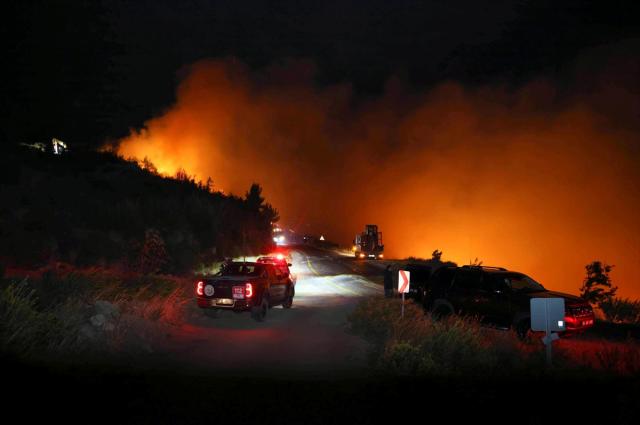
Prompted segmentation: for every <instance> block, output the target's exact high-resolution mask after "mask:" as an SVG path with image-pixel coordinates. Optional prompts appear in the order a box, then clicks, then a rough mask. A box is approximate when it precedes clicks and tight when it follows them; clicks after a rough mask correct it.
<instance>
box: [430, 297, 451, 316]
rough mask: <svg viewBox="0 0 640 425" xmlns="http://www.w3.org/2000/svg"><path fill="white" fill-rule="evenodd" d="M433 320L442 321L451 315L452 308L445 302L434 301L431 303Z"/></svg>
mask: <svg viewBox="0 0 640 425" xmlns="http://www.w3.org/2000/svg"><path fill="white" fill-rule="evenodd" d="M431 314H432V315H433V317H434V318H435V319H444V318H446V317H448V316H450V315H452V314H453V307H452V306H451V304H449V302H447V301H436V302H434V303H433V313H431Z"/></svg>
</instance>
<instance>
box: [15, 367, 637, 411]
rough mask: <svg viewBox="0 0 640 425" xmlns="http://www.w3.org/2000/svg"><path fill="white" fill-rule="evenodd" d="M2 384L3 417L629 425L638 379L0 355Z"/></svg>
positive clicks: (634, 404) (635, 404) (634, 407)
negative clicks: (424, 375) (267, 371)
mask: <svg viewBox="0 0 640 425" xmlns="http://www.w3.org/2000/svg"><path fill="white" fill-rule="evenodd" d="M134 361H135V363H138V362H141V361H143V359H135V360H134ZM142 364H144V363H142ZM2 386H3V390H4V391H3V393H4V395H3V396H2V399H3V400H2V411H3V415H4V417H5V419H9V418H10V417H12V416H13V415H14V414H16V415H17V416H14V417H16V418H20V422H31V421H32V420H33V419H36V418H40V419H45V420H46V421H47V422H54V423H58V422H60V423H72V422H73V423H76V422H80V423H149V424H164V423H258V424H263V423H278V424H297V423H310V424H316V423H317V424H325V423H337V422H341V423H351V424H359V423H374V422H376V421H377V420H380V419H383V418H385V417H387V416H388V415H391V416H392V417H393V420H390V421H389V423H404V422H411V423H436V422H440V421H442V422H443V423H452V424H453V423H463V421H464V422H466V421H468V420H471V422H472V423H482V422H484V421H485V420H489V421H490V422H488V423H512V424H544V423H563V424H637V423H638V419H639V418H640V416H639V412H640V409H639V403H640V383H639V382H638V381H634V380H630V379H610V378H609V379H599V378H597V377H593V376H589V377H587V376H570V377H567V376H562V377H557V376H556V377H554V376H553V375H548V376H539V377H535V378H534V377H532V378H509V379H504V378H502V379H483V380H468V379H462V378H461V379H446V380H442V379H412V378H385V377H375V376H370V377H362V376H360V377H357V378H345V377H343V378H338V379H308V378H307V379H291V378H288V379H285V378H282V379H280V378H278V377H275V376H274V377H271V378H266V377H262V378H255V379H252V378H251V376H249V375H247V376H235V377H231V376H223V375H218V374H216V373H213V372H204V371H202V370H201V369H188V368H182V369H177V368H174V369H171V368H170V367H166V365H165V366H161V365H157V364H156V365H153V364H149V363H146V365H145V366H141V364H137V365H125V364H122V365H118V366H116V365H114V364H111V365H110V366H104V365H103V366H100V365H96V364H94V365H91V366H89V365H78V364H76V365H68V366H62V365H60V364H59V363H58V364H56V366H53V367H52V366H49V365H46V364H43V363H39V364H38V365H33V364H26V363H18V362H16V361H12V360H9V359H4V360H3V362H2ZM9 415H11V416H9ZM415 415H417V417H415ZM412 417H413V418H412ZM443 419H444V420H443ZM481 420H482V422H481ZM3 422H4V421H3ZM11 422H13V421H9V422H4V423H11Z"/></svg>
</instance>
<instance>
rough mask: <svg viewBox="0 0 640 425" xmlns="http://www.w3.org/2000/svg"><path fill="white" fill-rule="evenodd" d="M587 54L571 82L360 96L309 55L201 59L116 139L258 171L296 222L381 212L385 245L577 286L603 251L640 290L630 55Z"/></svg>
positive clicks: (239, 175) (249, 175)
mask: <svg viewBox="0 0 640 425" xmlns="http://www.w3.org/2000/svg"><path fill="white" fill-rule="evenodd" d="M595 57H600V56H597V55H596V56H595ZM590 60H593V58H592V57H589V56H586V57H585V58H583V59H582V61H583V62H584V61H587V62H588V61H590ZM581 66H582V65H581V62H580V61H576V65H575V70H573V71H572V72H574V73H575V78H574V80H575V82H574V83H573V84H571V85H570V86H569V87H567V86H566V85H565V86H563V85H560V84H556V83H554V82H552V81H548V80H545V79H543V78H541V79H539V80H534V81H531V82H530V83H528V84H527V85H525V86H523V87H519V88H517V89H513V88H509V87H504V86H500V85H495V86H483V87H473V88H469V87H463V86H462V85H460V84H457V83H455V82H443V83H442V84H440V85H438V86H436V87H433V88H431V89H429V90H425V91H424V92H421V93H416V92H415V91H413V90H412V89H411V88H409V87H405V86H403V83H402V80H401V79H398V78H394V77H391V78H390V79H389V81H388V83H387V85H386V90H385V93H384V95H382V96H380V97H378V98H369V99H356V98H355V96H354V95H353V94H352V90H351V88H350V86H349V85H348V84H344V85H335V86H328V87H318V86H317V85H315V84H314V65H313V63H312V62H309V61H286V62H284V63H281V64H279V65H274V66H272V67H270V68H268V69H263V70H261V71H252V70H249V69H248V68H247V67H245V66H244V65H243V64H241V63H239V62H238V61H237V60H233V59H227V60H204V61H200V62H197V63H195V64H193V65H191V66H190V67H189V68H188V70H187V73H186V77H185V78H184V79H183V81H182V82H181V84H180V86H179V87H178V93H177V102H176V104H175V105H174V106H173V107H171V108H170V109H169V110H167V111H166V112H165V113H163V114H162V115H160V116H158V117H155V118H152V119H150V120H149V121H148V122H147V123H146V125H145V128H144V129H141V130H139V131H136V130H134V131H132V133H131V135H130V136H129V137H127V138H125V139H123V140H120V141H119V142H118V144H117V152H118V153H119V154H120V155H122V156H124V157H135V158H137V159H142V158H144V157H147V158H148V159H149V160H151V161H152V162H153V163H154V164H155V165H156V166H157V168H158V170H159V171H160V172H162V173H167V174H173V173H175V171H176V169H178V168H180V167H182V168H184V169H185V170H186V171H187V172H188V173H189V174H190V175H194V176H195V177H196V178H197V179H201V180H203V181H204V180H206V179H207V178H208V177H211V178H212V179H213V182H214V187H215V188H216V189H221V190H224V191H225V192H233V193H236V194H243V193H244V192H245V191H246V190H247V189H248V188H249V186H250V184H251V183H252V182H259V183H260V184H261V185H262V186H263V187H264V194H265V196H266V197H267V200H268V201H269V202H271V203H272V204H273V205H274V206H275V207H276V208H278V209H279V211H280V214H281V217H282V223H283V224H284V225H286V226H288V227H292V228H294V229H295V230H297V231H300V232H308V233H316V234H320V233H322V234H324V235H325V236H326V237H328V238H329V239H331V240H336V241H338V242H340V243H343V244H348V243H349V242H350V240H351V239H352V238H353V236H354V234H355V233H356V232H359V231H361V230H362V228H363V226H364V224H365V223H376V224H378V225H379V226H380V228H381V230H382V231H383V233H384V242H385V246H386V252H387V254H388V255H389V256H390V257H407V256H421V257H428V256H430V254H431V252H432V251H433V250H434V249H436V248H437V249H441V250H442V251H443V252H444V256H443V257H444V258H445V259H447V260H452V261H456V262H458V263H461V264H466V263H468V262H469V261H470V260H473V259H474V258H476V257H478V258H479V259H481V260H482V261H483V262H484V264H487V265H497V266H504V267H508V268H512V269H515V270H519V271H522V272H525V273H528V274H530V275H532V276H533V277H534V278H536V279H538V280H539V281H540V282H541V283H543V284H544V285H546V286H547V287H550V288H554V289H558V290H564V291H567V292H573V293H576V292H577V289H578V287H579V286H580V284H581V283H582V279H583V275H584V266H585V264H587V263H588V262H590V261H592V260H596V259H600V260H603V261H606V262H608V263H611V264H615V265H616V268H614V271H613V274H612V278H613V280H614V282H615V283H616V284H618V285H619V286H620V290H619V293H620V294H621V295H622V296H631V297H636V298H638V297H640V282H639V280H640V271H639V270H638V266H640V261H639V260H640V242H639V240H638V237H639V236H640V221H639V220H638V219H637V210H638V206H639V205H640V185H639V183H640V171H639V170H638V163H639V162H638V160H639V159H640V151H639V147H640V136H639V134H640V130H639V129H638V128H637V115H638V114H637V112H638V111H639V110H640V108H639V105H638V102H639V100H638V91H637V89H638V83H637V82H634V80H633V79H632V78H629V76H630V75H631V76H632V75H634V72H635V75H636V76H637V75H639V74H638V62H637V60H628V59H627V58H622V59H619V60H618V59H616V58H610V59H609V60H607V62H606V64H605V65H602V69H601V71H600V72H599V73H598V74H597V77H590V78H589V79H585V78H583V77H582V76H581V74H580V67H581ZM634 84H635V85H634ZM634 120H635V121H634Z"/></svg>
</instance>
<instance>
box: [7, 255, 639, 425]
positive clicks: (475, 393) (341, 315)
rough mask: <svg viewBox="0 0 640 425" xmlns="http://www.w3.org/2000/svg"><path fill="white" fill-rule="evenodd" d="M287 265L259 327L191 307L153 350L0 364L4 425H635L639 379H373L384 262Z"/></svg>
mask: <svg viewBox="0 0 640 425" xmlns="http://www.w3.org/2000/svg"><path fill="white" fill-rule="evenodd" d="M292 261H293V263H294V266H293V270H294V272H295V273H296V274H297V275H298V292H297V295H296V301H295V302H294V308H293V309H291V310H283V309H281V308H279V307H278V308H274V309H273V310H271V311H270V312H269V317H268V320H267V322H265V323H262V324H256V323H255V322H253V321H252V320H251V319H250V317H248V316H247V315H234V314H233V313H229V314H227V315H222V316H221V317H218V318H215V319H213V318H210V317H208V316H206V315H204V314H202V313H203V312H201V311H199V309H197V308H195V307H194V306H193V305H190V307H189V308H188V309H187V322H186V323H185V325H184V326H182V327H179V328H176V329H175V330H174V331H173V332H170V333H167V335H166V339H164V340H162V341H160V344H159V347H158V349H157V350H155V351H154V352H153V353H148V354H136V355H133V354H128V355H127V354H121V355H119V357H118V358H117V359H114V358H104V357H100V358H97V359H96V358H93V359H89V358H86V357H82V360H80V359H78V358H73V359H72V358H66V359H57V360H53V359H39V360H37V361H31V362H27V361H24V360H16V359H15V358H10V357H6V356H5V357H2V358H0V382H1V383H2V389H3V395H2V396H1V397H0V400H1V401H0V408H1V409H2V415H3V419H2V421H1V422H2V423H15V422H18V421H19V422H24V423H31V422H33V421H34V420H36V419H38V421H46V422H52V423H83V424H84V423H86V424H93V423H109V424H129V423H131V424H138V423H141V424H165V423H166V424H174V423H175V424H191V423H194V424H195V423H198V424H204V423H234V424H235V423H237V424H242V423H251V424H268V423H274V424H283V425H284V424H286V425H289V424H333V423H350V424H360V423H362V424H370V423H376V422H380V421H384V422H387V423H389V424H404V423H415V424H418V423H420V424H431V423H445V424H458V423H465V422H470V423H474V424H480V423H492V424H493V423H509V424H547V423H562V424H563V425H573V424H576V425H578V424H580V425H582V424H638V423H640V381H639V380H638V379H637V378H622V377H618V378H613V377H611V375H609V376H607V377H606V378H605V377H603V376H604V375H601V374H598V373H597V372H594V371H587V370H585V371H571V372H567V371H556V372H554V371H547V372H545V371H538V372H531V375H528V376H507V377H505V376H504V375H503V376H501V377H486V378H482V379H480V378H474V379H471V378H468V377H466V378H465V377H458V378H452V377H448V378H446V379H445V378H420V379H418V378H411V377H391V376H382V375H380V374H379V373H380V372H377V373H378V374H375V375H374V374H372V373H373V372H371V371H370V369H369V368H368V367H367V355H366V353H367V346H366V344H365V343H364V342H363V341H362V340H360V339H359V338H358V337H356V336H355V335H351V334H349V332H347V331H346V330H345V323H346V317H347V315H348V314H349V312H350V311H352V310H353V308H354V307H355V305H356V304H357V302H358V301H359V300H361V299H362V298H363V297H367V296H381V295H380V293H381V291H380V287H379V286H378V285H375V284H374V283H373V282H375V281H376V279H377V278H378V277H379V275H380V270H379V267H374V266H373V265H371V264H368V263H366V262H356V261H352V260H350V259H341V258H338V257H336V256H335V255H333V254H330V253H327V252H324V251H318V250H313V249H304V250H301V249H298V250H295V251H294V252H292ZM605 333H607V334H610V333H611V332H608V331H607V332H605ZM623 334H624V335H623ZM628 336H629V335H627V332H623V333H622V334H621V335H620V337H621V338H627V337H628ZM479 375H482V373H480V374H479ZM12 418H13V419H12Z"/></svg>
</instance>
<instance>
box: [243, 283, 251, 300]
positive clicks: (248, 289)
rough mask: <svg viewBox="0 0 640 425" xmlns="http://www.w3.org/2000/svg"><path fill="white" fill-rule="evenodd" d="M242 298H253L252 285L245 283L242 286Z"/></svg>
mask: <svg viewBox="0 0 640 425" xmlns="http://www.w3.org/2000/svg"><path fill="white" fill-rule="evenodd" d="M244 296H245V297H247V298H251V297H252V296H253V285H252V284H250V283H247V284H246V285H244Z"/></svg>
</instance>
